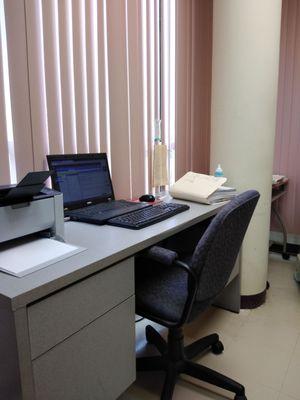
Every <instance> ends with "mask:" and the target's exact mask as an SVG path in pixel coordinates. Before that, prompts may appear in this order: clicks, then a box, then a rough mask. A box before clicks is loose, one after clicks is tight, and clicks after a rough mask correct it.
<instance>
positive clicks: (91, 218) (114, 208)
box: [68, 200, 150, 224]
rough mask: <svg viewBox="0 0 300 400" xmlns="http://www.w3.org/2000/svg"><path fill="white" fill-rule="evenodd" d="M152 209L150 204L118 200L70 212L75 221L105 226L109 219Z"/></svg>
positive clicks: (69, 214)
mask: <svg viewBox="0 0 300 400" xmlns="http://www.w3.org/2000/svg"><path fill="white" fill-rule="evenodd" d="M146 207H150V205H149V204H148V203H135V202H132V201H126V200H117V201H112V202H108V203H99V204H94V205H91V206H87V207H84V208H80V209H78V210H73V211H69V212H68V216H69V217H70V218H71V219H72V220H73V221H82V222H89V223H94V224H103V223H105V222H106V221H107V220H108V219H110V218H113V217H116V216H119V215H122V214H125V213H129V212H132V211H135V210H140V209H141V208H146Z"/></svg>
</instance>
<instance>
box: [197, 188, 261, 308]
mask: <svg viewBox="0 0 300 400" xmlns="http://www.w3.org/2000/svg"><path fill="white" fill-rule="evenodd" d="M258 199H259V193H258V192H257V191H255V190H248V191H246V192H244V193H242V194H240V195H238V196H237V197H235V198H234V199H233V200H232V201H231V202H230V203H228V204H226V205H225V206H224V208H222V210H221V211H220V212H219V213H218V214H217V215H216V217H215V218H214V219H213V220H212V222H211V224H210V225H209V227H208V228H207V230H206V231H205V233H204V235H203V236H202V238H201V239H200V241H199V243H198V244H197V246H196V248H195V251H194V254H193V258H192V264H191V267H192V268H193V269H194V271H195V272H196V274H197V276H198V279H199V281H198V291H197V295H196V299H195V300H196V301H197V302H209V301H210V300H213V299H214V298H215V297H216V296H217V295H218V294H219V293H220V292H221V290H222V289H223V288H224V287H225V285H226V283H227V281H228V279H229V277H230V274H231V272H232V270H233V267H234V264H235V261H236V259H237V255H238V253H239V250H240V247H241V244H242V241H243V238H244V236H245V233H246V230H247V228H248V225H249V222H250V220H251V217H252V214H253V212H254V209H255V207H256V204H257V202H258Z"/></svg>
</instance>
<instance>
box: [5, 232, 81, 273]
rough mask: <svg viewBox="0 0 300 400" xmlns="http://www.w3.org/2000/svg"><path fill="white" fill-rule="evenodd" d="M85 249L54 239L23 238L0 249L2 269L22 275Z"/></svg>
mask: <svg viewBox="0 0 300 400" xmlns="http://www.w3.org/2000/svg"><path fill="white" fill-rule="evenodd" d="M83 250H85V249H84V248H83V247H77V246H74V245H71V244H67V243H62V242H58V241H57V240H54V239H44V238H43V239H31V240H25V241H24V240H23V241H21V242H19V243H17V244H15V243H13V244H10V245H6V246H5V248H4V249H2V250H1V249H0V271H3V272H6V273H7V274H10V275H14V276H17V277H22V276H25V275H27V274H30V273H32V272H34V271H37V270H39V269H41V268H45V267H47V266H48V265H51V264H54V263H56V262H58V261H61V260H64V259H65V258H68V257H71V256H73V255H74V254H77V253H80V252H81V251H83Z"/></svg>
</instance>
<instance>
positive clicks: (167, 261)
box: [143, 246, 178, 266]
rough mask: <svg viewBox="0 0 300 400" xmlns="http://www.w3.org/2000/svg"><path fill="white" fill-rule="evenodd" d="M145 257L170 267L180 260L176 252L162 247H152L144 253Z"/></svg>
mask: <svg viewBox="0 0 300 400" xmlns="http://www.w3.org/2000/svg"><path fill="white" fill-rule="evenodd" d="M143 256H144V257H147V258H150V259H151V260H154V261H157V262H159V263H161V264H164V265H168V266H169V265H172V264H173V263H174V261H175V260H177V259H178V254H177V253H176V252H175V251H173V250H169V249H165V248H164V247H160V246H152V247H151V248H150V249H148V250H146V251H145V252H143Z"/></svg>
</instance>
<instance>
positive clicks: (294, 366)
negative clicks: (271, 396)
mask: <svg viewBox="0 0 300 400" xmlns="http://www.w3.org/2000/svg"><path fill="white" fill-rule="evenodd" d="M299 374H300V359H299V354H297V355H296V354H295V355H294V356H293V357H292V360H291V362H290V364H289V368H288V371H287V374H286V377H285V379H284V382H283V386H282V389H281V392H282V393H284V394H286V395H289V396H291V397H292V398H295V399H297V400H300V379H299Z"/></svg>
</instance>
